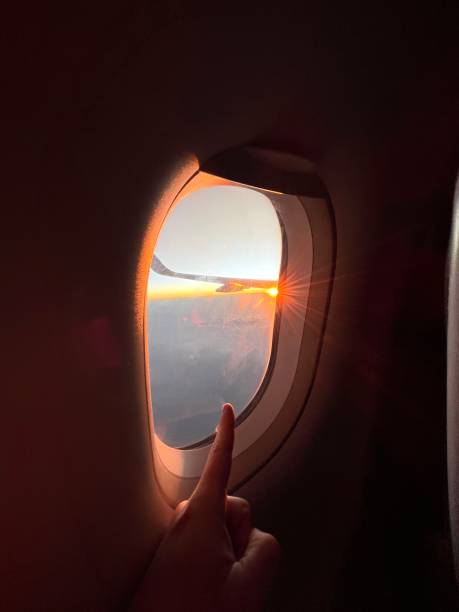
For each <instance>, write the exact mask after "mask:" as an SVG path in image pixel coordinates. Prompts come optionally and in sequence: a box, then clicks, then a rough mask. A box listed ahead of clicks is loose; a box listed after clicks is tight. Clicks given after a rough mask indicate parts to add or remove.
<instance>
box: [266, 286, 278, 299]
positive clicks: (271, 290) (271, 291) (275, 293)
mask: <svg viewBox="0 0 459 612" xmlns="http://www.w3.org/2000/svg"><path fill="white" fill-rule="evenodd" d="M266 293H267V294H268V295H270V296H271V297H276V296H278V295H279V289H278V288H277V287H270V288H269V289H266Z"/></svg>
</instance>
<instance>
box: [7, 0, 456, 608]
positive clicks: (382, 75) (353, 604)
mask: <svg viewBox="0 0 459 612" xmlns="http://www.w3.org/2000/svg"><path fill="white" fill-rule="evenodd" d="M457 8H458V7H457V4H456V3H453V2H429V3H426V4H425V5H424V4H422V5H421V4H418V5H412V6H411V5H410V6H408V3H403V4H400V5H396V4H393V5H392V4H379V3H378V4H376V5H371V4H357V3H350V4H348V3H343V4H339V5H338V3H335V5H334V6H332V5H328V4H326V5H325V4H324V5H323V6H322V5H320V4H317V3H316V4H313V3H306V4H304V5H302V6H301V7H298V6H297V5H295V4H294V3H284V4H283V5H282V6H281V7H277V8H276V9H271V8H269V7H268V6H267V5H266V4H265V3H261V2H256V3H252V4H247V5H244V6H241V5H239V3H234V4H233V3H230V4H228V5H226V6H225V5H221V6H220V5H219V4H218V3H213V4H212V5H210V4H206V3H205V2H204V3H201V2H200V3H190V4H186V3H184V2H180V1H179V0H177V1H164V2H162V3H161V4H157V3H151V2H145V1H144V0H138V1H135V2H127V1H124V0H120V1H118V0H115V2H111V3H107V2H99V3H95V4H88V5H87V6H86V7H83V6H82V5H79V4H71V5H68V4H65V3H64V4H59V5H57V4H56V5H55V6H50V5H40V4H37V5H34V6H30V7H29V6H28V7H22V6H15V7H10V10H9V11H8V14H7V16H6V18H5V20H4V26H5V27H4V29H5V34H6V38H5V46H4V53H3V64H4V70H3V71H2V72H3V77H4V79H5V80H4V86H3V95H2V98H3V104H4V105H5V106H4V113H3V122H2V123H3V129H2V132H3V138H2V142H3V150H4V155H3V169H4V176H3V181H2V188H3V193H4V195H3V198H2V199H3V206H2V211H3V212H2V217H3V222H2V228H3V240H2V246H3V249H4V255H3V257H2V260H3V263H4V266H3V273H2V278H3V299H2V303H3V307H4V308H5V310H4V313H5V314H4V325H3V330H2V331H3V333H2V345H3V351H2V353H3V359H2V372H3V376H2V387H3V399H4V401H3V405H2V410H1V426H0V438H1V439H0V453H1V460H0V466H1V474H2V476H1V489H2V492H1V501H0V516H1V521H0V525H1V536H0V542H1V546H0V576H1V580H0V609H1V610H4V611H5V612H29V611H31V612H35V611H37V612H38V611H47V612H49V611H52V610H53V611H54V610H56V611H57V610H59V611H60V612H64V611H65V612H73V611H75V612H76V611H79V612H81V611H83V610H84V611H85V612H86V611H87V612H93V611H94V612H108V611H118V610H119V611H121V610H127V609H128V606H129V602H130V598H131V597H132V594H133V592H134V590H135V588H136V585H137V584H138V582H139V580H140V579H141V577H142V575H143V572H144V571H145V568H146V566H147V565H148V562H149V559H150V557H151V555H152V553H153V551H154V550H155V547H156V546H157V545H158V542H159V540H160V538H161V534H162V533H163V530H164V525H165V522H164V519H163V518H161V517H163V514H162V513H161V511H160V506H161V502H160V501H159V500H158V492H157V491H156V488H155V479H154V474H153V470H152V465H151V456H150V447H149V438H148V431H147V426H146V423H147V417H146V410H147V408H146V398H145V396H144V394H143V388H142V385H139V359H140V360H141V357H139V332H138V329H139V326H138V317H139V313H138V312H137V309H136V306H135V305H136V283H135V279H136V269H137V265H138V258H139V253H140V250H141V247H142V244H143V241H144V239H145V232H146V231H147V228H148V224H149V222H150V219H151V216H152V214H154V210H155V203H156V202H157V201H159V200H160V198H161V197H162V194H163V193H164V192H165V190H166V189H167V188H168V186H169V185H170V184H172V183H173V182H174V181H178V182H180V176H181V174H180V173H181V169H182V168H183V167H184V166H185V165H186V164H188V163H189V162H190V160H194V163H197V164H200V165H202V164H204V163H205V162H206V160H208V159H209V158H211V157H212V156H214V155H216V154H218V153H220V152H222V151H226V150H230V149H232V148H237V147H241V146H244V145H257V146H263V147H267V148H270V149H275V150H279V151H284V152H289V153H294V154H296V155H299V156H302V157H304V158H306V159H309V160H311V161H312V162H313V163H314V164H315V165H316V167H317V169H318V173H319V175H320V176H321V178H322V180H323V181H324V183H325V184H326V186H327V189H328V191H329V193H330V196H331V199H332V202H333V208H334V214H335V217H336V227H337V257H336V273H335V278H334V284H333V293H332V299H331V304H330V311H329V314H328V319H327V328H326V334H325V339H324V346H323V349H322V353H321V357H320V364H319V368H318V372H317V376H316V380H315V382H314V387H313V391H312V393H311V396H310V398H309V399H308V405H307V406H306V413H307V418H305V419H304V420H303V421H302V422H301V424H300V425H299V426H298V427H297V428H296V429H295V430H294V431H293V433H292V434H291V435H292V439H296V440H297V441H298V442H297V444H299V445H300V446H301V449H302V450H301V452H300V453H299V452H295V453H292V452H290V451H289V449H288V448H285V449H281V451H280V452H279V453H278V455H277V456H276V458H275V459H273V461H271V462H269V463H268V465H267V466H266V468H265V470H266V474H267V477H266V479H265V480H264V483H266V482H268V483H269V482H271V483H272V484H271V485H269V484H268V485H266V484H263V486H261V485H259V486H257V483H256V479H254V481H253V482H250V481H249V482H248V483H246V484H245V485H244V486H243V487H242V488H241V490H240V491H239V492H238V493H237V494H240V495H242V496H246V497H247V498H248V499H249V501H250V502H251V504H252V507H253V514H254V517H255V521H256V523H257V524H258V525H259V526H260V527H261V528H263V529H266V530H268V531H270V532H271V533H273V534H275V536H276V537H277V539H278V540H279V542H280V544H281V547H282V550H283V558H282V566H281V572H280V576H279V579H278V581H277V582H276V584H275V585H273V594H272V597H271V599H270V606H269V609H270V610H273V611H276V612H290V611H292V612H293V611H297V610H305V611H306V610H307V611H308V612H309V611H311V612H312V611H317V612H382V611H385V612H386V611H389V610H390V611H393V612H397V611H402V610H403V611H406V610H417V611H418V612H421V611H426V612H454V611H456V610H459V597H458V594H457V586H456V582H455V576H454V563H453V554H452V546H451V536H450V528H449V514H448V482H447V455H446V328H445V320H446V319H445V311H446V306H445V298H446V291H445V288H446V278H447V276H446V274H447V268H446V264H447V254H448V246H449V239H450V230H451V218H452V210H453V196H454V186H455V180H456V173H457V169H458V161H459V155H458V153H459V149H458V143H459V113H458V109H459V92H458V89H459V88H458V59H459V57H458V42H457V38H458V37H457V33H458V31H457V24H458V17H459V15H458V10H457ZM154 609H155V607H154V602H153V603H152V610H154Z"/></svg>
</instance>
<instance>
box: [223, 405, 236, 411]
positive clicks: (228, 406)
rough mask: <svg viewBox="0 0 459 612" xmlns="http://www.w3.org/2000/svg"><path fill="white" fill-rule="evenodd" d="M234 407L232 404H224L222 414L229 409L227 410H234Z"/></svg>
mask: <svg viewBox="0 0 459 612" xmlns="http://www.w3.org/2000/svg"><path fill="white" fill-rule="evenodd" d="M232 407H233V406H232V405H231V404H223V406H222V412H223V410H225V409H227V408H232Z"/></svg>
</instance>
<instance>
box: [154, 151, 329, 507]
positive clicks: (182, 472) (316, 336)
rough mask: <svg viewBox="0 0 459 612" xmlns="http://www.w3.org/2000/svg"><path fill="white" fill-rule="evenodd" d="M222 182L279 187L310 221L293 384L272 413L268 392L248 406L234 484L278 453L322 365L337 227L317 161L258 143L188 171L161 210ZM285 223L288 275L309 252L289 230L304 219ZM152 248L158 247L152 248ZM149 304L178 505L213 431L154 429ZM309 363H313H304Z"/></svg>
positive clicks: (168, 466) (161, 453)
mask: <svg viewBox="0 0 459 612" xmlns="http://www.w3.org/2000/svg"><path fill="white" fill-rule="evenodd" d="M217 184H220V185H221V184H240V185H242V186H248V187H250V188H253V189H259V190H260V191H262V192H271V193H272V194H273V197H275V194H276V193H277V194H281V195H282V198H283V199H285V198H286V196H291V198H294V199H295V201H297V202H298V203H299V205H300V207H299V208H298V210H300V209H301V210H302V211H303V213H304V214H305V218H306V219H307V221H308V225H307V226H306V225H304V229H305V231H306V227H308V228H309V230H310V236H309V238H310V245H311V255H310V257H311V263H310V275H309V277H310V282H309V286H308V291H307V299H306V301H305V310H304V320H303V321H302V333H301V337H299V338H298V340H299V341H298V357H297V359H296V363H295V365H294V367H293V368H291V369H292V372H291V375H290V378H289V380H290V382H289V383H288V385H287V386H288V390H287V391H285V388H284V389H283V395H282V394H281V395H282V397H278V398H277V400H272V401H277V402H278V405H277V406H274V407H272V411H271V414H270V415H269V416H267V414H266V412H265V413H262V411H261V408H262V405H261V404H262V399H263V394H262V395H261V399H260V398H258V401H257V403H256V404H255V405H254V406H253V407H252V409H251V410H250V412H249V413H248V414H245V412H246V410H247V408H246V410H244V411H243V412H242V413H241V415H240V417H239V418H238V422H237V429H236V437H235V450H234V453H233V466H232V470H231V475H230V482H229V490H230V491H231V490H234V489H235V488H237V487H238V486H241V485H242V484H244V483H245V482H247V480H249V479H250V478H251V477H253V476H254V475H255V474H256V473H257V472H258V471H259V470H260V469H262V467H263V466H264V465H266V463H267V462H268V461H269V460H270V458H271V457H273V456H274V455H275V454H276V452H277V451H278V450H279V448H280V447H281V446H282V444H283V443H284V442H285V440H286V439H287V438H288V436H289V434H290V433H291V431H292V430H293V428H294V427H295V425H296V423H297V422H298V420H299V418H300V417H301V414H302V413H303V410H304V408H305V406H306V403H307V399H308V397H309V394H310V392H311V389H312V385H313V381H314V378H315V375H316V372H317V367H318V363H319V357H320V352H321V347H322V342H323V336H324V332H325V325H326V320H327V313H328V308H329V303H330V298H331V291H332V286H333V276H334V269H335V260H336V228H335V221H334V214H333V207H332V204H331V199H330V196H329V194H328V191H327V190H326V188H325V185H324V184H323V182H322V180H321V179H320V177H319V176H318V174H317V173H316V172H315V169H314V167H313V165H312V164H311V163H310V162H308V161H307V160H304V159H302V158H300V157H297V156H294V155H290V154H285V153H281V152H278V151H271V150H267V149H260V148H257V147H248V148H244V149H237V150H231V151H227V152H225V153H223V154H220V155H218V156H216V157H214V158H212V159H211V160H209V161H208V162H207V163H205V164H203V165H202V166H201V168H200V169H199V170H198V171H197V172H195V173H193V175H192V176H190V177H189V179H188V181H186V182H185V184H184V186H183V188H182V189H181V190H180V191H179V193H178V194H177V196H176V197H175V198H173V201H171V202H170V205H169V207H168V209H167V210H166V211H165V213H163V220H164V219H165V218H166V216H167V213H168V210H169V209H170V207H172V206H174V205H176V203H177V202H178V201H179V200H181V199H182V198H183V197H185V195H188V194H189V193H191V191H193V190H196V189H200V188H202V187H205V186H210V185H217ZM282 224H284V230H285V231H286V233H287V241H288V249H289V251H288V252H289V258H288V263H287V274H288V265H289V263H290V265H293V266H295V265H296V266H298V265H299V266H300V267H301V268H304V264H305V261H304V256H305V253H304V252H301V249H299V250H298V249H296V251H297V252H296V253H295V248H293V252H292V248H291V239H292V238H291V236H289V232H292V231H293V230H294V228H295V227H296V229H297V230H298V227H299V226H300V225H301V224H299V223H298V219H297V220H296V223H295V222H292V220H290V221H288V220H287V222H286V220H285V219H284V218H283V219H282V223H281V227H282ZM306 233H307V232H306ZM153 247H154V245H153ZM152 252H153V249H152V250H151V254H152ZM302 258H303V259H302ZM306 265H307V263H306ZM298 269H300V268H298ZM316 288H319V289H316ZM145 299H146V296H145ZM145 311H146V308H145ZM145 311H144V364H145V383H146V387H147V398H148V418H149V428H150V443H151V450H152V456H153V465H154V471H155V475H156V480H157V482H158V484H159V486H160V489H161V491H162V493H163V495H164V497H165V499H166V500H167V501H168V502H169V504H170V505H171V506H175V505H176V504H177V503H178V502H179V501H181V500H182V499H185V498H187V497H189V495H190V494H191V492H192V491H193V489H194V487H195V485H196V483H197V481H198V479H199V475H200V473H201V471H202V467H203V466H204V463H205V461H206V458H207V454H208V451H209V448H210V443H211V441H212V439H213V436H212V437H209V438H206V439H205V440H202V441H200V442H199V443H197V445H191V447H185V448H181V449H177V448H172V447H170V446H168V445H166V444H164V443H163V442H162V441H161V440H160V439H159V437H158V436H157V435H156V434H155V432H154V417H153V411H152V405H151V396H150V392H149V372H148V363H149V361H148V336H147V328H146V314H145ZM281 320H282V319H281ZM313 330H314V331H313ZM281 339H282V330H281V331H280V333H279V336H278V342H281ZM286 350H287V351H289V350H290V351H291V350H292V347H288V346H287V347H286ZM288 354H289V353H288ZM272 357H273V355H272ZM274 360H275V364H274V367H273V372H274V373H275V371H276V368H281V365H280V364H279V363H277V362H278V357H277V354H276V355H275V356H274ZM284 361H285V360H284ZM305 364H312V365H310V367H309V368H305V367H304V365H305ZM273 372H271V378H270V382H268V384H267V385H266V386H267V387H269V384H270V383H271V382H272V381H273ZM265 378H266V377H265ZM266 386H265V388H264V391H265V393H266ZM257 395H258V394H257ZM258 408H260V410H258ZM254 416H257V418H254ZM241 417H243V418H241ZM251 417H252V418H251ZM260 423H261V425H260ZM244 424H245V425H244Z"/></svg>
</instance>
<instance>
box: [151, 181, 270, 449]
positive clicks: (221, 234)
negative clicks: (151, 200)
mask: <svg viewBox="0 0 459 612" xmlns="http://www.w3.org/2000/svg"><path fill="white" fill-rule="evenodd" d="M281 259H282V231H281V226H280V223H279V218H278V216H277V213H276V210H275V207H274V205H273V203H272V202H271V200H270V198H269V197H268V195H265V193H261V192H260V191H257V190H256V189H251V188H249V187H243V186H237V185H218V186H211V187H206V188H201V189H199V190H197V191H194V192H192V193H190V194H189V195H187V196H185V197H184V198H183V199H181V200H180V201H179V202H178V204H176V205H175V206H174V207H173V208H172V210H171V211H170V213H169V215H168V216H167V218H166V220H165V222H164V224H163V226H162V229H161V232H160V234H159V237H158V240H157V243H156V247H155V251H154V255H153V259H152V262H151V268H150V274H149V279H148V310H147V321H148V323H147V330H148V354H149V372H150V387H151V399H152V407H153V416H154V425H155V433H156V434H157V435H158V436H159V438H160V439H161V440H162V441H163V442H164V443H166V444H167V445H169V446H172V447H176V448H183V447H188V446H191V445H194V444H196V443H199V442H201V441H202V440H204V439H206V438H208V437H209V436H210V435H212V434H213V432H214V430H215V427H216V424H217V422H218V418H219V414H220V408H221V405H222V404H223V403H224V402H231V403H232V404H233V406H234V407H235V411H236V414H237V415H239V414H241V413H242V412H243V411H244V409H246V408H247V407H248V406H249V404H251V402H252V400H253V398H254V397H255V396H256V394H257V391H258V390H259V389H260V386H261V385H262V383H263V381H264V379H265V376H266V374H267V372H268V370H269V364H270V359H271V357H272V355H271V353H272V347H273V339H274V337H275V332H274V330H275V328H276V317H277V309H278V300H277V295H278V280H279V274H280V268H281Z"/></svg>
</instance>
